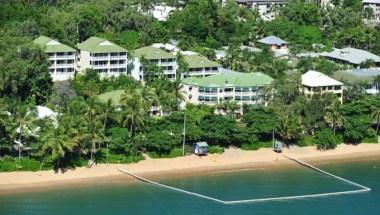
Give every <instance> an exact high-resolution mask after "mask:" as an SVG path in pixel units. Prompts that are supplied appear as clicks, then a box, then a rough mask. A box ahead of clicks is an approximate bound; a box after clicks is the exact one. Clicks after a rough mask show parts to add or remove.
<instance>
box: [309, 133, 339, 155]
mask: <svg viewBox="0 0 380 215" xmlns="http://www.w3.org/2000/svg"><path fill="white" fill-rule="evenodd" d="M314 142H315V144H317V148H318V149H320V150H328V149H334V148H336V146H337V145H338V143H339V139H338V138H337V137H336V136H334V134H333V132H332V131H331V130H330V129H327V128H325V129H323V130H321V131H319V132H318V133H317V134H316V135H315V137H314Z"/></svg>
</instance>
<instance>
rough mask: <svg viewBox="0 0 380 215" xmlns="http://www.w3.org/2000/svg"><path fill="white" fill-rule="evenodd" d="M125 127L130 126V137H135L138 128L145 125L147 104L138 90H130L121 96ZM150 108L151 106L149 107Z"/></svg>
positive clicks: (123, 124) (122, 121) (122, 120)
mask: <svg viewBox="0 0 380 215" xmlns="http://www.w3.org/2000/svg"><path fill="white" fill-rule="evenodd" d="M120 102H121V109H122V115H123V117H122V119H121V124H122V126H123V127H129V132H130V137H133V136H134V134H135V131H136V130H137V129H141V128H142V127H143V126H144V116H145V115H146V113H147V106H146V104H145V102H144V101H143V98H142V97H141V93H139V91H138V90H129V91H126V93H125V94H123V95H122V96H121V100H120ZM149 108H150V107H149Z"/></svg>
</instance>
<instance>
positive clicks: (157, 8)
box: [149, 4, 177, 21]
mask: <svg viewBox="0 0 380 215" xmlns="http://www.w3.org/2000/svg"><path fill="white" fill-rule="evenodd" d="M175 10H177V8H175V7H171V6H168V5H166V4H159V5H154V6H153V9H152V10H150V11H149V13H150V14H151V15H152V16H153V17H154V18H155V19H157V20H158V21H167V20H168V18H169V16H170V14H171V13H172V12H173V11H175Z"/></svg>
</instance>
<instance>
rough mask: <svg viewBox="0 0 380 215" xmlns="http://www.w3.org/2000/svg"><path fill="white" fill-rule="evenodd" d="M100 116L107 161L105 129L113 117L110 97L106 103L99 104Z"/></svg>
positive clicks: (113, 109)
mask: <svg viewBox="0 0 380 215" xmlns="http://www.w3.org/2000/svg"><path fill="white" fill-rule="evenodd" d="M101 111H102V114H101V118H102V119H103V127H102V136H103V137H104V138H105V141H106V146H107V163H108V155H109V147H108V139H107V136H106V130H107V123H109V121H110V120H112V119H115V118H116V116H115V112H114V111H115V108H114V106H113V104H112V101H111V99H109V100H108V101H107V103H105V104H103V105H102V106H101Z"/></svg>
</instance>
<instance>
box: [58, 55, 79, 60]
mask: <svg viewBox="0 0 380 215" xmlns="http://www.w3.org/2000/svg"><path fill="white" fill-rule="evenodd" d="M55 59H57V60H65V59H70V60H72V59H75V55H73V54H72V55H56V56H55Z"/></svg>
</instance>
